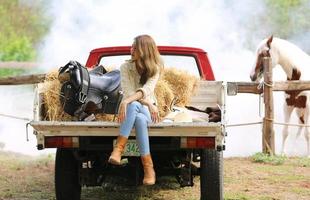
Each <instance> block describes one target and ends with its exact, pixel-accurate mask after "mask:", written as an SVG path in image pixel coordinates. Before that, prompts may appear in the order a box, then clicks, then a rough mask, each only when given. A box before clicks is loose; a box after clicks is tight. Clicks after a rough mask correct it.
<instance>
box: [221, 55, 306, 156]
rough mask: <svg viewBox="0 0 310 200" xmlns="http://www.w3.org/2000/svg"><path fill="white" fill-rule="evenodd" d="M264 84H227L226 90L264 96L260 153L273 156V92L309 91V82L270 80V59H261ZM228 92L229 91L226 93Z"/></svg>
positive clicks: (234, 93)
mask: <svg viewBox="0 0 310 200" xmlns="http://www.w3.org/2000/svg"><path fill="white" fill-rule="evenodd" d="M263 64H264V82H263V85H262V87H260V85H259V83H252V82H228V83H227V88H228V89H229V90H231V91H234V92H233V93H232V95H236V94H238V93H252V94H262V93H263V95H264V104H265V116H264V119H263V129H262V132H263V134H262V151H263V152H264V153H268V154H271V155H273V154H274V153H275V142H274V128H273V125H274V104H273V91H302V90H310V81H277V82H273V80H272V64H271V58H270V57H264V58H263ZM228 92H229V91H228Z"/></svg>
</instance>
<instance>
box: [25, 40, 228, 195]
mask: <svg viewBox="0 0 310 200" xmlns="http://www.w3.org/2000/svg"><path fill="white" fill-rule="evenodd" d="M159 51H160V53H161V55H162V58H163V60H164V63H165V67H170V66H173V67H176V68H180V69H183V70H187V71H188V73H191V74H193V75H196V76H199V77H200V78H201V81H200V82H199V87H198V91H197V92H196V94H195V96H193V97H191V103H190V105H189V106H194V107H196V108H201V109H205V108H206V107H209V106H210V107H218V108H219V109H220V112H221V120H220V121H219V122H207V121H205V122H186V123H181V122H173V123H164V122H160V123H157V124H151V125H150V127H149V136H150V146H151V152H152V157H153V160H154V164H155V171H156V175H157V176H166V175H169V176H175V177H176V179H177V181H178V182H179V183H180V186H182V187H183V186H193V184H194V182H193V177H194V176H200V188H201V199H208V200H210V199H216V200H218V199H223V150H224V149H225V145H224V138H225V134H226V130H225V128H226V127H225V123H224V122H225V97H226V85H225V84H224V83H223V82H221V81H215V79H214V74H213V71H212V67H211V65H210V62H209V59H208V56H207V53H206V52H205V51H203V50H202V49H198V48H190V47H176V46H159ZM129 58H130V47H129V46H119V47H105V48H98V49H94V50H92V51H91V52H90V54H89V57H88V60H87V62H86V66H87V67H89V68H91V67H94V66H97V65H103V66H115V67H118V66H120V64H121V63H122V62H124V60H126V59H129ZM38 88H39V87H38ZM34 107H35V110H34V120H33V121H32V122H31V123H30V124H31V125H32V127H33V128H34V134H35V135H36V137H37V144H38V145H37V146H38V149H40V150H41V149H44V148H57V153H56V163H55V188H56V198H57V200H67V199H77V200H79V199H80V196H81V187H82V186H88V187H90V186H101V185H103V184H104V183H105V181H106V177H107V176H109V175H111V174H113V175H120V176H127V177H128V178H129V179H130V180H132V181H133V184H135V185H139V184H141V179H142V177H143V171H142V168H141V163H140V160H139V157H138V156H139V151H138V149H137V145H136V144H135V140H134V134H132V136H131V138H129V139H130V141H129V142H128V145H127V150H126V152H125V154H124V157H125V159H126V162H125V164H124V166H121V167H115V166H111V165H109V164H108V162H107V160H108V157H109V155H110V153H111V151H112V148H113V141H114V140H115V139H116V136H117V135H118V128H119V124H118V123H116V122H103V121H100V122H99V121H91V122H86V121H85V122H84V121H44V117H42V116H44V112H45V111H44V106H43V102H42V94H41V93H40V90H39V89H38V90H37V95H36V98H35V106H34ZM124 168H127V169H126V170H124Z"/></svg>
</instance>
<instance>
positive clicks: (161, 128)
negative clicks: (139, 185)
mask: <svg viewBox="0 0 310 200" xmlns="http://www.w3.org/2000/svg"><path fill="white" fill-rule="evenodd" d="M225 96H226V86H225V85H224V84H223V82H222V81H200V82H199V86H198V89H197V91H196V93H195V95H194V96H193V97H192V98H191V102H190V105H189V106H194V107H196V108H199V109H203V110H204V109H206V107H219V108H220V109H221V112H222V120H221V121H220V122H216V123H215V122H186V123H185V122H178V123H176V122H173V123H168V122H160V123H156V124H150V125H149V136H150V137H154V136H157V137H215V138H216V143H222V140H223V138H224V133H225V123H224V122H225ZM39 99H40V98H39V94H38V95H37V97H36V102H35V109H34V110H35V112H34V116H35V117H34V120H33V121H31V122H30V125H31V126H32V127H33V128H34V134H35V135H36V136H37V140H38V145H39V144H41V145H43V144H44V137H50V136H76V137H80V136H102V137H105V136H117V135H118V134H119V126H120V124H119V123H116V122H104V121H92V122H76V121H43V120H40V119H41V118H42V117H40V110H41V109H40V107H41V102H40V100H39ZM131 135H132V136H134V135H135V133H134V131H133V132H132V133H131Z"/></svg>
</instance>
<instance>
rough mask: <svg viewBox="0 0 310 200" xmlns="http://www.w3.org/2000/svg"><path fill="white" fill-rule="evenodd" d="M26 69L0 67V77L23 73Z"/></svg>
mask: <svg viewBox="0 0 310 200" xmlns="http://www.w3.org/2000/svg"><path fill="white" fill-rule="evenodd" d="M26 71H27V70H26V69H22V68H0V77H7V76H18V75H21V74H24V73H25V72H26Z"/></svg>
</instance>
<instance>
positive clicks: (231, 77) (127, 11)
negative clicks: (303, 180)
mask: <svg viewBox="0 0 310 200" xmlns="http://www.w3.org/2000/svg"><path fill="white" fill-rule="evenodd" d="M262 2H263V1H251V0H231V1H227V0H192V1H188V0H169V1H167V0H165V1H164V0H156V1H150V0H127V1H121V0H89V1H83V0H76V1H74V3H73V2H72V1H70V0H51V1H48V6H47V14H49V15H50V16H52V17H53V22H52V28H51V30H50V32H49V34H48V35H47V36H46V38H44V41H43V43H42V44H41V45H40V46H39V52H40V55H39V60H38V62H40V63H41V66H44V70H46V71H49V70H51V69H53V68H58V67H59V66H62V65H64V64H65V63H67V62H68V61H69V60H77V61H79V62H81V63H85V62H86V59H87V57H88V54H89V52H90V50H92V49H94V48H98V47H105V46H118V45H131V44H132V41H133V38H134V37H135V36H137V35H140V34H149V35H151V36H152V37H153V38H154V39H155V41H156V43H157V45H176V46H190V47H198V48H202V49H204V50H205V51H206V52H208V56H209V59H210V62H211V65H212V67H213V70H214V74H215V77H216V79H217V80H223V81H250V79H249V73H250V70H251V68H252V66H253V62H254V51H255V44H258V43H259V42H260V41H261V40H262V39H264V38H265V37H268V36H269V34H272V33H269V32H268V27H264V32H262V28H261V27H260V24H259V22H258V21H256V20H255V19H256V18H255V16H256V15H261V14H262V13H263V12H264V9H265V5H264V4H263V3H262ZM249 22H250V23H252V24H251V25H252V26H251V27H252V28H253V27H255V25H257V29H255V30H254V31H255V33H254V34H253V35H252V37H251V38H252V41H251V42H250V43H249V42H248V41H247V40H246V38H247V37H246V36H247V34H248V23H249ZM266 33H267V34H266ZM274 74H275V78H274V79H275V80H283V79H285V76H284V73H283V72H282V71H281V70H280V69H275V70H274ZM8 90H9V89H8ZM29 90H30V89H24V90H23V91H24V92H25V93H28V92H29ZM15 91H16V90H15ZM16 95H17V93H14V94H13V96H16ZM8 98H10V97H8ZM23 98H24V99H23V101H22V102H21V101H20V99H17V101H18V103H19V104H23V105H24V103H25V102H27V105H28V107H27V110H25V111H24V112H21V111H20V110H19V112H18V113H19V114H20V115H21V116H29V117H30V118H31V116H32V113H31V112H32V108H31V105H32V101H33V96H31V95H29V96H28V97H23ZM14 99H15V101H16V98H15V97H14ZM9 101H11V100H9ZM259 102H260V101H259V97H258V96H257V95H253V94H239V95H237V96H233V97H228V98H227V123H228V124H235V123H247V122H257V121H260V120H261V116H259ZM275 102H276V107H275V117H276V118H277V119H278V120H279V121H283V112H282V106H281V105H282V104H283V94H282V93H275ZM17 121H18V120H17ZM17 121H16V120H15V121H14V122H13V124H14V128H16V127H20V128H19V130H18V131H14V129H13V127H12V125H11V124H12V123H4V122H0V123H2V125H1V129H2V130H4V131H1V133H0V141H1V140H3V141H4V142H5V143H6V148H7V149H14V150H15V149H22V150H20V151H22V152H25V153H28V154H35V155H36V154H39V153H42V152H41V151H40V152H38V151H37V150H36V148H35V142H36V140H35V138H34V136H33V135H31V136H30V137H31V141H30V142H28V143H23V142H20V143H21V144H23V146H25V147H24V148H21V146H22V145H20V146H19V148H15V146H14V142H12V141H13V139H9V138H10V137H7V134H10V135H12V137H14V138H16V136H17V135H18V138H19V139H20V138H22V139H24V133H23V132H21V130H23V128H22V127H24V126H25V122H24V121H22V122H17ZM3 124H6V125H3ZM17 124H19V125H17ZM13 131H14V132H13ZM275 131H276V135H275V137H276V150H277V151H279V149H280V147H281V145H280V144H281V127H279V126H276V127H275ZM3 132H13V133H5V135H4V133H3ZM227 132H228V137H226V149H227V150H226V151H225V152H224V156H248V155H252V154H253V153H255V152H259V151H261V126H260V125H254V126H244V127H234V128H228V129H227ZM294 134H295V131H294V128H293V129H292V134H291V135H292V136H290V137H289V139H288V140H289V144H288V149H290V150H289V152H291V153H295V152H292V149H293V148H292V147H293V145H294V144H295V143H294V144H293V143H292V142H293V141H295V139H294ZM21 141H24V140H21ZM297 142H298V144H299V145H298V149H297V150H296V149H295V150H294V151H297V154H298V155H301V154H304V153H305V143H304V140H303V138H299V139H298V140H297ZM303 147H304V148H303ZM44 151H45V150H44ZM47 152H48V151H47Z"/></svg>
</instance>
